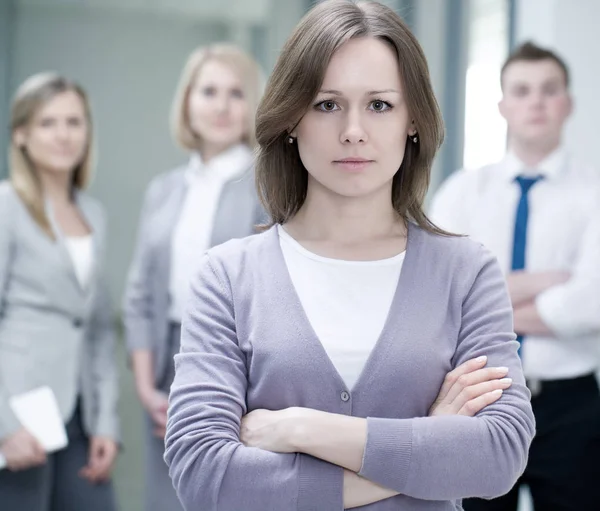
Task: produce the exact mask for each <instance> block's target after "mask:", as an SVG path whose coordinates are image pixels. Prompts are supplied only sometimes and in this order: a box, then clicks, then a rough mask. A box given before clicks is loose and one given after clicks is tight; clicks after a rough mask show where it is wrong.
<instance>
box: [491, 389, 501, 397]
mask: <svg viewBox="0 0 600 511" xmlns="http://www.w3.org/2000/svg"><path fill="white" fill-rule="evenodd" d="M502 392H503V390H502V389H497V390H494V391H492V394H493V395H494V396H501V395H502Z"/></svg>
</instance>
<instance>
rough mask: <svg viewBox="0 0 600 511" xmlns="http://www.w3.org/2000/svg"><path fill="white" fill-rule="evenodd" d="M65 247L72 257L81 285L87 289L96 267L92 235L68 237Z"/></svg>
mask: <svg viewBox="0 0 600 511" xmlns="http://www.w3.org/2000/svg"><path fill="white" fill-rule="evenodd" d="M65 245H66V247H67V251H68V252H69V255H70V256H71V261H72V262H73V268H74V270H75V275H76V276H77V280H78V281H79V285H80V286H81V287H82V288H83V289H85V288H87V286H88V285H89V283H90V277H91V276H92V269H93V267H94V240H93V238H92V235H91V234H90V235H87V236H78V237H66V238H65Z"/></svg>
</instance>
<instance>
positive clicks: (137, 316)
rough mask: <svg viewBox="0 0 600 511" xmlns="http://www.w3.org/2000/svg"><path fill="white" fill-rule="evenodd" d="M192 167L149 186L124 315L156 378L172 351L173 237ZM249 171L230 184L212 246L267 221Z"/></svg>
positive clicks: (130, 337)
mask: <svg viewBox="0 0 600 511" xmlns="http://www.w3.org/2000/svg"><path fill="white" fill-rule="evenodd" d="M186 171H187V166H184V167H180V168H178V169H175V170H173V171H170V172H167V173H164V174H161V175H159V176H157V177H156V178H154V179H153V180H152V182H151V183H150V185H149V186H148V189H147V191H146V196H145V199H144V204H143V207H142V213H141V217H140V227H139V230H138V236H137V243H136V248H135V252H134V256H133V261H132V263H131V266H130V270H129V275H128V279H127V286H126V290H125V299H124V306H123V308H124V311H123V320H124V324H125V332H126V337H127V346H128V349H129V351H130V352H131V351H134V350H137V349H147V350H150V351H151V352H152V354H153V363H154V378H155V383H158V381H159V380H160V378H161V377H162V376H163V375H164V374H165V370H166V369H167V364H168V363H169V358H170V356H171V352H170V347H169V345H168V326H169V306H170V296H169V283H170V280H169V279H170V276H171V237H172V234H173V231H174V228H175V226H176V224H177V220H178V217H179V213H180V211H181V208H182V206H183V202H184V199H185V195H186V193H187V183H186V177H185V175H186ZM266 220H267V217H266V215H265V213H264V210H263V208H262V207H261V206H260V203H259V201H258V198H257V195H256V189H255V185H254V172H252V171H248V172H246V173H245V174H243V175H242V176H241V177H236V178H234V179H232V180H230V181H229V182H227V183H226V184H225V186H224V187H223V191H222V192H221V196H220V199H219V203H218V206H217V211H216V214H215V223H214V227H213V232H212V238H211V246H215V245H220V244H221V243H224V242H226V241H228V240H230V239H232V238H243V237H246V236H248V235H250V234H253V233H254V232H255V225H257V224H261V223H264V222H266Z"/></svg>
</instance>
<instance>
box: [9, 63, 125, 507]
mask: <svg viewBox="0 0 600 511" xmlns="http://www.w3.org/2000/svg"><path fill="white" fill-rule="evenodd" d="M91 146H92V123H91V117H90V110H89V104H88V101H87V98H86V95H85V93H84V91H83V90H82V89H81V88H80V87H78V86H77V85H75V84H73V83H71V82H69V81H68V80H66V79H64V78H62V77H60V76H58V75H55V74H50V73H44V74H40V75H35V76H33V77H31V78H29V79H28V80H27V81H26V82H25V83H24V84H23V85H22V86H21V87H20V88H19V90H18V91H17V94H16V97H15V100H14V103H13V109H12V140H11V146H10V172H11V177H10V181H5V182H2V183H0V452H1V453H2V454H3V456H4V457H5V458H6V460H7V469H6V470H1V471H0V508H2V509H6V510H23V511H80V510H82V509H85V510H86V511H90V510H94V511H95V510H98V511H101V510H102V511H112V510H115V509H116V505H115V499H114V494H113V489H112V485H111V483H110V474H111V470H112V467H113V464H114V461H115V458H116V455H117V442H118V418H117V381H116V371H115V363H114V357H113V348H114V330H113V326H114V322H113V318H112V314H111V308H110V304H109V303H108V295H107V291H106V289H105V288H104V284H105V279H104V278H103V276H102V274H103V252H104V250H105V238H106V232H105V219H104V212H103V209H102V207H101V206H100V204H98V203H97V202H96V201H95V200H93V199H92V198H91V197H89V196H87V195H86V194H84V193H83V191H82V190H83V189H84V188H85V186H86V185H87V183H88V181H89V179H90V172H91V167H92V163H91V162H92V156H91ZM41 386H48V387H50V389H51V390H52V391H53V393H54V395H55V397H56V400H57V402H58V406H59V409H60V413H61V415H62V418H63V420H64V423H65V425H66V430H67V436H68V438H69V444H68V446H67V447H66V448H65V449H63V450H61V451H58V452H56V453H52V454H48V453H45V452H44V450H43V449H42V447H41V446H40V445H39V443H38V442H37V440H36V439H35V438H34V437H33V436H32V435H31V434H30V433H29V432H28V431H26V430H25V429H24V428H23V426H22V425H21V424H20V422H19V420H18V418H17V417H16V416H15V414H14V413H13V410H12V409H11V407H10V405H9V400H10V398H11V397H12V396H15V395H19V394H21V393H24V392H27V391H30V390H33V389H36V388H38V387H41Z"/></svg>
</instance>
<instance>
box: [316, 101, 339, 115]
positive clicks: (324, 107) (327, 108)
mask: <svg viewBox="0 0 600 511" xmlns="http://www.w3.org/2000/svg"><path fill="white" fill-rule="evenodd" d="M315 106H316V108H317V109H319V110H320V111H321V112H335V111H336V110H339V107H338V106H337V104H336V103H335V101H332V100H331V99H326V100H325V101H321V102H320V103H317V104H316V105H315Z"/></svg>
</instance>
